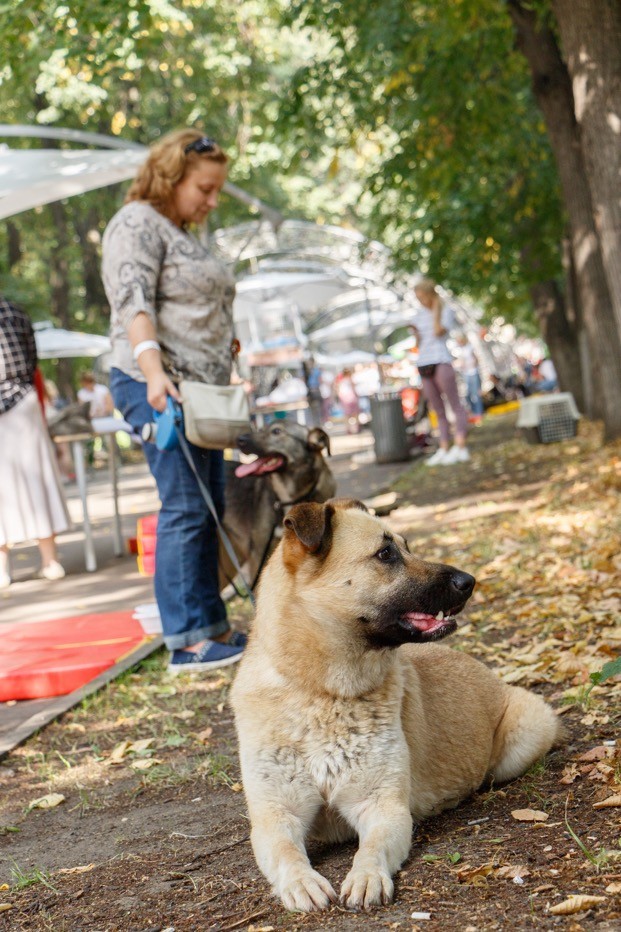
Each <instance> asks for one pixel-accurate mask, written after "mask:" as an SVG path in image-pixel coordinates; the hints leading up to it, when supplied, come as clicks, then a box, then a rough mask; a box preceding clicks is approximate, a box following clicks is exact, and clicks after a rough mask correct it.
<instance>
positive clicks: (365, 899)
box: [341, 867, 394, 909]
mask: <svg viewBox="0 0 621 932" xmlns="http://www.w3.org/2000/svg"><path fill="white" fill-rule="evenodd" d="M393 892H394V884H393V882H392V878H391V876H390V874H387V873H386V871H382V870H374V871H373V870H364V869H363V868H359V867H353V868H352V869H351V870H350V872H349V874H348V875H347V877H346V878H345V880H344V881H343V886H342V887H341V903H342V904H343V906H345V907H346V908H347V909H370V908H371V906H386V905H387V904H388V903H391V902H392V896H393Z"/></svg>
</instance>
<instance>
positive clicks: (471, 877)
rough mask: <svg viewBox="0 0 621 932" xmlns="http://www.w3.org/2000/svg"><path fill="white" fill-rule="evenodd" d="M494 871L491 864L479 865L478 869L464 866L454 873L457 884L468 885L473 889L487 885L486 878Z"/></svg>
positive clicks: (467, 865)
mask: <svg viewBox="0 0 621 932" xmlns="http://www.w3.org/2000/svg"><path fill="white" fill-rule="evenodd" d="M493 870H494V865H493V864H491V863H490V864H481V866H480V867H471V866H470V865H469V864H464V866H463V867H462V868H460V869H459V870H458V871H456V874H457V879H458V881H459V883H468V884H470V885H471V886H473V887H479V886H481V884H484V883H487V877H488V875H489V874H491V873H492V871H493Z"/></svg>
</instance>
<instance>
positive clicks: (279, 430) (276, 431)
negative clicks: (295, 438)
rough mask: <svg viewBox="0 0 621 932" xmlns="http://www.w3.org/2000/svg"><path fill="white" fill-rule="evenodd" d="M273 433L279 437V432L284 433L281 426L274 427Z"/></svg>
mask: <svg viewBox="0 0 621 932" xmlns="http://www.w3.org/2000/svg"><path fill="white" fill-rule="evenodd" d="M272 434H273V436H274V437H278V435H279V434H282V430H281V429H280V427H272Z"/></svg>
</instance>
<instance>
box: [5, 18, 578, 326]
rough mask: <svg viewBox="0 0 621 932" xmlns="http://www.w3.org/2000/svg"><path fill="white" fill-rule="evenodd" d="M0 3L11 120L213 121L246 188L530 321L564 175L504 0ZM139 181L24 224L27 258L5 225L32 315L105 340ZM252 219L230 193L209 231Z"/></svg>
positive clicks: (149, 137) (144, 127) (551, 247)
mask: <svg viewBox="0 0 621 932" xmlns="http://www.w3.org/2000/svg"><path fill="white" fill-rule="evenodd" d="M2 10H3V39H4V49H5V56H4V59H3V63H2V65H1V66H0V105H1V107H2V112H3V120H4V121H6V122H13V123H25V124H33V123H34V124H43V125H54V126H62V127H67V128H75V129H84V130H87V131H91V132H99V133H104V134H111V135H114V136H117V137H119V138H124V139H127V140H130V141H139V142H142V143H150V142H152V141H153V140H155V139H157V138H158V137H159V136H160V135H161V134H163V133H165V132H167V131H169V130H171V129H173V128H175V127H177V126H181V125H193V126H197V127H199V128H201V129H205V131H206V132H209V133H210V134H212V135H217V137H218V138H219V139H220V140H221V141H222V143H223V145H224V146H225V148H226V149H227V150H229V151H230V153H231V155H232V171H231V180H232V181H234V182H236V183H237V184H239V185H240V186H242V187H243V188H245V189H246V190H248V191H250V192H251V193H253V194H255V195H257V196H258V197H260V198H262V199H263V200H264V201H266V202H268V203H270V204H273V205H274V206H276V207H277V208H280V209H281V210H283V211H284V212H285V213H286V214H288V215H289V216H298V217H304V218H308V219H313V220H316V221H319V222H328V223H339V224H340V223H342V224H345V225H351V226H354V227H357V228H359V229H361V230H362V231H363V232H364V233H366V234H367V235H369V236H370V237H372V238H376V239H381V240H383V241H384V242H386V244H387V245H388V246H390V247H391V249H392V250H393V252H394V254H395V257H396V264H397V267H398V269H400V270H402V271H404V272H407V271H410V270H412V269H415V268H421V269H422V270H424V271H427V272H429V273H430V274H431V275H433V276H434V277H436V278H438V279H439V280H441V281H443V282H444V283H446V284H448V285H450V286H451V287H452V288H453V289H455V290H457V291H460V292H461V293H462V294H464V295H466V296H468V295H470V296H471V297H472V298H473V299H475V300H478V301H482V302H483V303H484V304H485V306H486V307H487V308H488V311H489V315H490V316H493V315H494V314H495V313H498V312H500V313H503V314H504V315H505V316H506V317H507V318H510V319H513V320H517V321H520V320H522V319H525V318H527V317H528V314H529V313H530V311H529V307H530V302H529V297H528V291H529V288H530V286H531V285H532V284H533V283H534V282H536V281H539V280H541V279H545V278H549V277H554V276H556V275H558V274H560V257H559V251H558V243H559V240H560V235H561V229H562V211H561V208H560V206H559V199H558V193H557V183H556V176H555V170H554V166H553V164H552V160H551V157H550V153H549V149H548V146H547V143H546V138H545V133H544V128H543V125H542V121H541V118H540V116H539V113H538V111H537V110H536V108H535V105H534V103H533V100H532V95H531V93H530V88H529V76H528V73H527V68H526V63H525V61H524V60H523V58H522V57H521V56H520V55H519V54H518V53H517V52H516V51H515V50H514V48H513V34H512V29H511V24H510V19H509V16H508V14H507V11H506V9H505V6H504V4H503V3H502V2H501V0H482V2H479V0H477V2H475V0H459V2H455V3H451V4H437V3H432V2H406V3H404V2H403V0H382V2H380V0H368V2H367V3H365V4H363V5H362V6H361V5H360V4H359V3H354V0H340V2H337V0H328V2H326V0H298V2H296V3H294V4H293V5H289V4H287V3H285V2H284V0H239V2H238V0H204V2H203V0H176V2H174V3H173V2H171V0H129V2H127V0H124V2H121V0H105V2H104V3H101V4H89V3H86V2H85V0H77V2H75V3H72V4H66V5H59V4H57V3H56V2H55V0H29V2H28V3H26V2H25V0H7V2H5V3H4V4H3V6H2ZM15 144H18V145H22V146H35V145H39V143H38V142H34V141H31V140H30V141H29V140H23V141H18V142H17V143H15V142H12V145H15ZM43 145H45V146H48V145H49V143H47V142H46V143H43ZM57 145H64V144H60V143H58V144H57ZM123 192H124V186H115V187H111V188H108V189H105V190H102V191H93V192H91V193H89V194H86V195H83V196H81V197H80V198H73V199H70V200H68V201H67V202H65V203H64V204H63V205H62V209H61V210H60V211H59V210H58V209H54V210H53V209H52V208H51V207H45V208H42V209H40V210H38V211H28V212H27V213H25V214H23V215H20V216H18V217H16V218H14V220H13V221H12V222H13V225H14V228H15V229H16V231H17V234H18V236H19V241H20V246H21V257H20V258H19V259H18V260H17V261H11V262H9V255H10V254H11V251H10V248H9V234H8V229H7V225H6V224H0V288H2V290H3V291H4V292H5V293H7V294H9V295H11V296H13V297H15V298H17V300H19V301H20V302H21V303H22V304H23V305H24V306H25V307H26V308H27V309H28V310H29V311H30V312H31V313H32V314H33V316H34V317H35V318H46V317H50V316H51V317H52V318H53V319H54V321H55V323H58V324H64V325H66V326H74V327H78V328H82V329H89V330H94V331H99V332H104V331H105V330H106V328H107V323H108V322H107V312H106V302H105V297H104V295H103V293H102V290H101V284H100V283H98V281H97V279H98V275H97V266H98V261H99V259H98V250H99V242H100V239H101V235H102V233H103V230H104V228H105V225H106V223H107V221H108V220H109V219H110V217H111V216H112V214H113V213H114V211H115V210H116V209H117V208H118V206H120V204H121V202H122V198H123ZM247 219H248V213H247V208H246V207H244V206H242V205H240V204H239V203H238V202H236V201H234V200H233V199H223V200H222V203H221V207H220V208H219V209H218V211H217V214H215V215H213V217H212V222H213V225H214V226H220V225H228V224H231V223H236V222H240V221H242V220H247ZM12 258H13V259H14V258H15V256H14V253H13V255H12ZM63 276H65V277H66V279H67V281H68V285H69V287H68V289H67V293H66V296H65V297H59V294H61V295H64V292H61V291H59V287H58V286H59V283H61V279H62V278H63Z"/></svg>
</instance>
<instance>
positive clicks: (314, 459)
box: [219, 421, 336, 589]
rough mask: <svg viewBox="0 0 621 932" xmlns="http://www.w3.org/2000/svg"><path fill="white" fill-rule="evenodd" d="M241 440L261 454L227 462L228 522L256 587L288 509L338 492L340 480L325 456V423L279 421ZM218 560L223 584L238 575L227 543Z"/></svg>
mask: <svg viewBox="0 0 621 932" xmlns="http://www.w3.org/2000/svg"><path fill="white" fill-rule="evenodd" d="M238 444H239V449H240V450H241V451H242V453H248V454H252V453H254V454H256V457H257V458H256V459H255V460H253V461H252V462H251V463H242V464H240V463H231V462H227V463H226V464H225V465H226V469H227V475H226V511H225V516H224V522H223V524H224V529H225V531H226V533H227V535H228V537H229V539H230V540H231V543H232V544H233V547H234V549H235V553H236V555H237V559H238V561H239V563H240V565H241V567H242V569H243V571H244V577H245V579H246V582H248V583H249V585H250V586H254V584H255V582H256V579H257V576H258V575H259V573H260V571H261V568H262V565H263V563H264V562H265V560H266V559H267V555H268V553H269V552H270V551H271V549H272V547H273V545H274V543H275V542H276V537H277V535H278V534H279V533H280V528H281V525H282V519H283V517H284V515H285V514H286V512H287V511H288V509H289V508H290V507H291V506H292V505H294V504H296V503H298V502H325V501H326V500H327V499H329V498H332V497H333V496H334V494H335V491H336V482H335V480H334V476H333V475H332V472H331V470H330V467H329V466H328V463H327V461H326V458H325V456H324V451H325V453H327V454H328V456H329V455H330V438H329V437H328V435H327V434H326V432H325V431H324V430H322V429H321V428H320V427H314V428H311V429H310V430H309V429H308V428H306V427H302V426H301V425H300V424H296V423H294V422H289V421H286V422H283V421H276V422H274V423H273V424H270V425H268V426H267V427H264V428H262V429H261V430H253V431H252V432H251V433H249V434H244V435H243V436H241V437H240V438H239V440H238ZM219 560H220V564H219V565H220V588H221V589H223V588H225V586H226V585H227V584H228V583H229V582H231V580H232V579H233V578H234V577H235V575H236V574H235V570H234V568H233V567H232V565H231V561H230V559H229V557H228V555H227V554H226V551H225V550H224V548H223V547H222V546H220V555H219Z"/></svg>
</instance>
